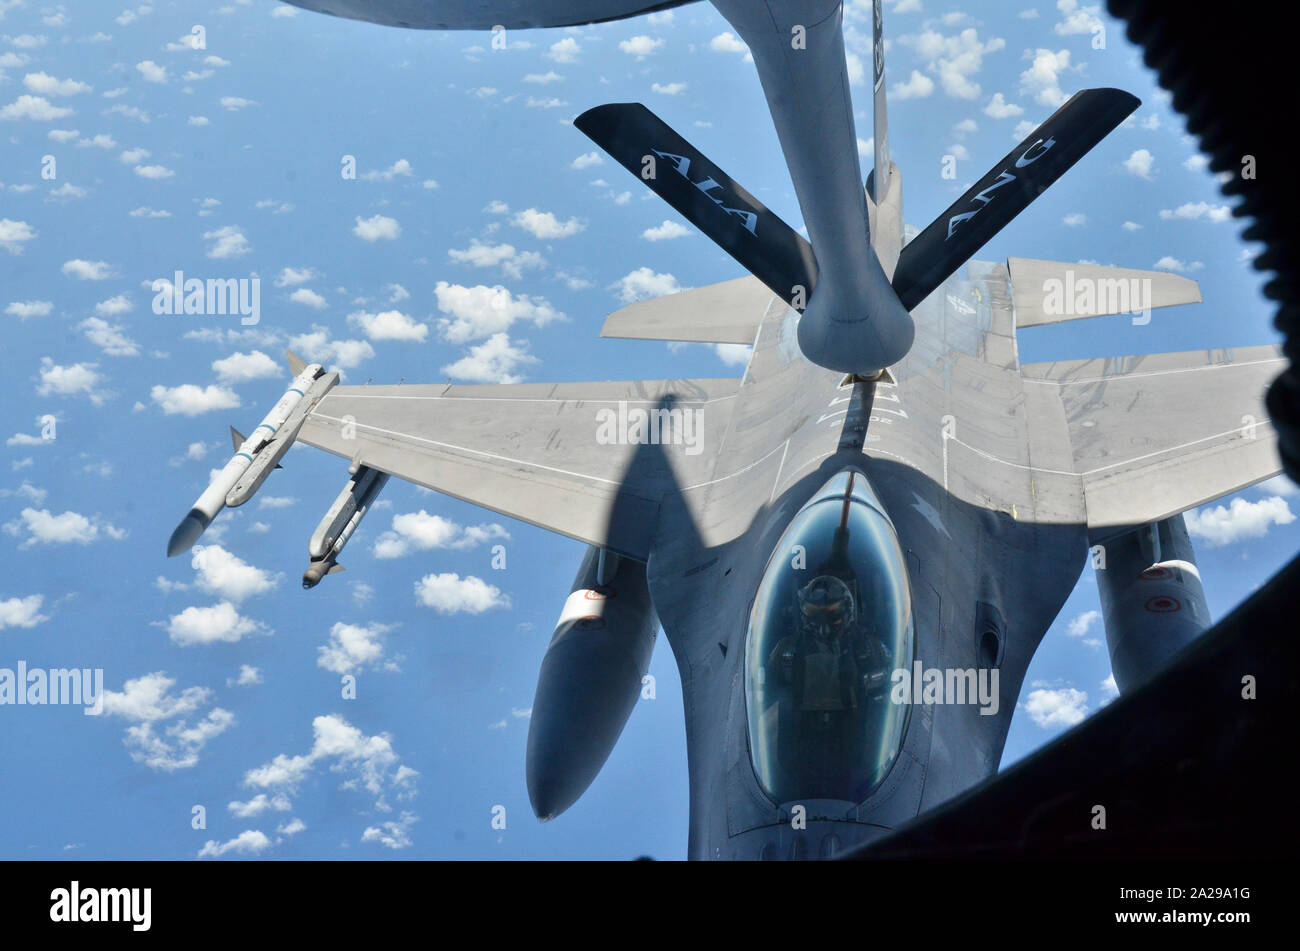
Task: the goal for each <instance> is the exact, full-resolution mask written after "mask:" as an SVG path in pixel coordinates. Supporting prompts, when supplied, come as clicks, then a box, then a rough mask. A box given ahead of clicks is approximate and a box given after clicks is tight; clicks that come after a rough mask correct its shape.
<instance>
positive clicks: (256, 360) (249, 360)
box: [212, 350, 280, 383]
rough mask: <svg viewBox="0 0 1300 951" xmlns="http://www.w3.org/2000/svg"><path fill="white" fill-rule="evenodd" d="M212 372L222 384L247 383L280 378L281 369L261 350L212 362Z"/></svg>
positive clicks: (232, 355) (238, 353) (233, 354)
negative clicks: (274, 377) (275, 377)
mask: <svg viewBox="0 0 1300 951" xmlns="http://www.w3.org/2000/svg"><path fill="white" fill-rule="evenodd" d="M212 372H213V373H215V374H216V375H217V379H218V380H220V381H221V382H222V383H247V382H248V381H249V380H265V379H267V378H269V377H273V376H279V375H280V367H279V366H278V365H277V364H276V362H275V361H274V360H272V359H271V358H270V357H268V356H267V355H266V354H265V353H263V352H262V351H261V350H254V351H252V352H251V353H240V352H235V353H232V354H231V355H230V356H228V357H222V358H221V359H220V360H213V361H212Z"/></svg>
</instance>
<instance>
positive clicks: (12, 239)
mask: <svg viewBox="0 0 1300 951" xmlns="http://www.w3.org/2000/svg"><path fill="white" fill-rule="evenodd" d="M35 237H36V232H35V231H33V230H32V226H31V225H29V224H28V223H27V222H25V221H11V220H10V219H8V218H0V248H4V249H5V250H6V251H8V252H9V253H10V254H22V253H23V244H24V243H26V242H28V241H31V240H32V239H33V238H35Z"/></svg>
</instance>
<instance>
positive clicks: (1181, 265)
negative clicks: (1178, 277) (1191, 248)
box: [1151, 254, 1205, 273]
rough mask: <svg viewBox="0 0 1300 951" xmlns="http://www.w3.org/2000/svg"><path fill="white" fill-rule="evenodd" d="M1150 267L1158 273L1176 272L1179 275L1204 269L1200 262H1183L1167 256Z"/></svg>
mask: <svg viewBox="0 0 1300 951" xmlns="http://www.w3.org/2000/svg"><path fill="white" fill-rule="evenodd" d="M1151 266H1152V267H1153V268H1155V269H1156V270H1158V271H1177V272H1179V273H1183V272H1187V271H1199V270H1200V269H1201V268H1203V267H1205V265H1204V264H1203V263H1201V262H1200V261H1183V260H1180V259H1179V258H1176V257H1173V256H1172V255H1168V254H1166V255H1165V256H1164V257H1162V258H1161V259H1160V260H1159V261H1157V262H1156V263H1155V264H1153V265H1151Z"/></svg>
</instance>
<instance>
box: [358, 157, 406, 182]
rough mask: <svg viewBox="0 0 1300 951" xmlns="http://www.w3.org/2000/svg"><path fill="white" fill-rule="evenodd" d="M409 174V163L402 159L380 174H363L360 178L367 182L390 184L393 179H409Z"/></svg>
mask: <svg viewBox="0 0 1300 951" xmlns="http://www.w3.org/2000/svg"><path fill="white" fill-rule="evenodd" d="M411 172H412V169H411V163H410V162H408V161H407V160H406V159H404V158H402V159H398V160H397V161H396V162H394V163H393V164H392V165H390V166H388V168H386V169H384V170H383V171H382V172H363V173H362V175H361V178H362V179H363V180H364V181H367V182H391V181H392V180H393V179H395V178H402V177H405V178H410V177H411Z"/></svg>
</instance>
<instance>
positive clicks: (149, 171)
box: [135, 165, 243, 257]
mask: <svg viewBox="0 0 1300 951" xmlns="http://www.w3.org/2000/svg"><path fill="white" fill-rule="evenodd" d="M135 173H136V174H137V175H139V176H140V177H141V178H148V179H151V180H154V181H157V180H158V179H162V178H172V177H174V176H175V175H176V173H175V172H173V171H172V170H171V169H170V168H168V167H167V166H165V165H137V166H136V167H135ZM240 253H241V254H242V253H243V252H240ZM212 256H215V255H212ZM223 257H228V255H223Z"/></svg>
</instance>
